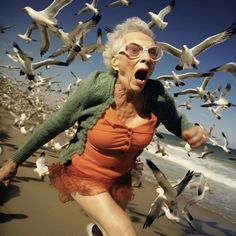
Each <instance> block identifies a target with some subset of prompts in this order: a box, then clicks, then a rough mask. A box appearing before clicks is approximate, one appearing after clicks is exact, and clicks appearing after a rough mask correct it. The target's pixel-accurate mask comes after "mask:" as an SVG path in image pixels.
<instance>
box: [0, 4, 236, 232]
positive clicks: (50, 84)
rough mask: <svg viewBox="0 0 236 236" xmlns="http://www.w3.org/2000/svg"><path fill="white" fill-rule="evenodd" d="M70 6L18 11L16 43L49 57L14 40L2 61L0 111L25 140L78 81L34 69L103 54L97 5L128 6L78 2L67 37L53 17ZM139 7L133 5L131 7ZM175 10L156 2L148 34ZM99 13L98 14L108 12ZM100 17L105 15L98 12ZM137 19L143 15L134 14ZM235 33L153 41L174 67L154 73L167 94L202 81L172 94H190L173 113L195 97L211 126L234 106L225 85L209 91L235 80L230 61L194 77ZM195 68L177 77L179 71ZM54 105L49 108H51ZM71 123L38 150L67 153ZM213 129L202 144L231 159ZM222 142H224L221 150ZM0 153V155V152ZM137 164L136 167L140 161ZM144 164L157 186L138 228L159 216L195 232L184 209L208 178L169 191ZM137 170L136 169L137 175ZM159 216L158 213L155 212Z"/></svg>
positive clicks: (187, 180) (42, 166) (235, 66)
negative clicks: (217, 81)
mask: <svg viewBox="0 0 236 236" xmlns="http://www.w3.org/2000/svg"><path fill="white" fill-rule="evenodd" d="M72 2H73V0H53V1H52V2H51V4H50V5H48V6H47V7H46V8H45V9H43V10H40V11H37V10H35V9H33V8H32V7H30V6H25V7H24V8H23V10H24V11H25V13H26V14H27V15H28V17H29V22H30V23H29V25H28V27H27V28H26V30H25V32H18V34H17V35H16V37H18V39H19V40H21V41H22V44H25V45H28V44H39V48H40V52H39V55H40V56H41V57H47V58H46V59H42V60H40V61H37V62H35V61H34V58H33V56H32V55H30V54H29V53H27V52H26V51H24V50H23V49H22V46H21V45H20V44H19V43H16V42H12V51H11V52H9V51H6V52H5V56H6V57H8V58H9V60H10V61H11V62H12V63H14V64H8V65H7V64H1V65H0V68H2V69H1V72H0V85H1V88H4V89H2V90H1V91H0V95H1V103H0V105H1V106H3V107H4V108H5V109H7V110H8V111H9V112H10V114H11V115H12V117H13V120H14V122H13V124H12V126H13V127H14V128H15V129H17V130H19V132H20V133H21V134H23V135H28V134H31V133H32V132H33V130H34V129H35V128H36V127H37V126H38V125H39V124H40V123H42V122H43V121H44V120H45V119H46V118H47V117H48V116H49V115H50V114H51V113H52V112H54V111H56V110H58V109H60V107H61V106H62V105H63V103H64V102H65V101H66V100H67V98H68V97H69V96H70V95H71V93H72V92H73V89H74V88H75V87H77V86H79V84H80V81H81V78H80V77H79V76H78V75H76V74H75V73H74V72H73V71H71V72H70V73H71V75H72V77H73V79H74V82H72V83H69V84H68V85H67V87H66V88H65V89H63V88H62V87H61V85H60V84H61V83H62V81H61V80H57V77H58V76H59V75H60V69H58V71H59V74H57V75H55V76H44V75H43V74H42V73H37V69H39V68H41V69H42V68H45V70H44V71H47V70H50V68H51V67H52V66H58V67H61V66H63V67H69V66H70V65H71V64H72V63H75V62H76V60H80V61H83V62H85V61H88V60H89V59H90V58H91V57H92V55H93V53H102V52H103V50H104V44H103V29H102V28H101V27H99V23H100V21H101V19H102V10H101V7H100V6H101V5H102V4H103V5H104V6H105V7H106V8H107V9H108V8H115V7H117V8H120V9H123V7H127V9H128V7H130V6H132V4H134V3H133V2H132V1H128V0H117V1H109V2H108V1H107V2H108V3H104V2H103V1H99V0H92V1H91V2H86V3H84V5H83V7H82V8H81V9H76V10H75V12H74V15H75V17H80V16H81V15H86V14H87V16H89V18H88V19H87V20H86V21H80V20H79V21H77V22H72V23H71V28H72V30H71V31H66V29H64V28H63V27H61V26H60V22H59V21H58V19H57V16H58V14H59V13H60V14H63V10H64V8H66V7H67V6H68V5H69V4H71V3H72ZM135 4H138V3H135ZM177 4H180V3H179V2H178V1H176V0H172V1H171V2H168V1H167V3H166V6H165V7H164V8H163V9H159V8H158V2H157V4H156V5H155V4H153V11H149V12H147V15H148V16H149V20H148V21H147V24H148V26H149V28H150V29H155V28H156V29H158V30H160V33H161V32H162V31H164V30H165V29H166V28H168V25H169V24H171V22H167V21H166V20H165V19H166V18H167V17H168V14H171V13H172V12H173V11H174V10H175V6H176V5H177ZM106 8H102V9H106ZM104 11H105V10H104ZM139 17H140V18H142V16H139ZM13 27H16V25H15V24H14V25H6V26H3V25H1V26H0V33H1V34H7V32H8V31H10V30H11V29H12V28H13ZM111 29H112V27H111V28H109V27H106V28H104V30H105V31H106V32H107V33H109V32H111V31H112V30H111ZM92 30H93V31H94V30H96V32H97V34H96V35H97V36H96V38H95V39H93V43H87V42H86V34H87V33H88V32H90V31H92ZM34 31H38V33H39V34H38V35H39V38H33V33H34ZM235 33H236V22H229V25H228V26H226V28H225V29H223V30H222V31H220V29H219V31H218V32H216V34H214V35H209V36H208V37H207V38H205V39H203V40H202V41H200V42H199V43H198V44H197V45H195V46H193V47H189V46H187V45H186V44H183V45H182V46H181V47H180V48H178V47H175V46H174V45H171V44H170V43H168V42H160V41H156V44H157V46H158V47H160V48H161V49H162V50H163V52H164V56H165V54H170V55H171V56H173V57H174V58H175V59H177V61H176V66H175V68H173V70H171V71H170V74H168V75H160V76H158V77H157V78H156V80H159V81H161V82H162V83H163V85H164V86H165V88H166V89H167V90H169V89H171V88H172V87H177V88H178V89H180V88H181V87H182V86H185V85H186V84H185V82H184V81H185V80H190V79H193V80H199V81H201V83H200V85H199V86H196V87H193V88H186V89H183V90H180V91H177V92H175V93H174V94H173V95H174V97H175V98H177V97H179V96H181V95H184V96H188V97H187V99H186V101H185V102H184V103H182V104H177V106H178V107H185V108H186V109H187V110H191V109H192V106H191V102H192V101H193V100H195V99H199V100H200V102H201V103H202V104H201V107H203V108H206V109H208V110H209V114H210V115H212V116H213V117H215V118H216V119H217V120H220V119H222V117H223V116H222V112H223V111H224V110H225V109H229V108H234V107H235V106H236V104H234V103H233V102H232V101H229V100H228V99H227V96H228V94H229V93H230V92H231V84H230V83H228V84H227V85H226V86H225V87H224V88H223V89H222V88H221V86H219V87H218V88H215V89H214V90H212V91H210V90H208V89H207V87H208V84H209V83H210V82H211V81H212V80H214V75H215V74H216V73H229V74H230V75H231V76H232V77H233V78H236V63H235V62H226V63H225V64H222V65H218V66H217V67H214V68H209V69H208V71H204V72H199V71H198V66H199V64H200V59H199V55H200V54H201V53H203V52H204V51H206V50H210V48H212V49H211V50H214V46H215V45H217V44H222V43H223V42H225V41H226V40H230V39H231V37H233V36H234V34H235ZM54 39H57V40H59V42H60V44H61V46H60V47H59V48H58V49H57V50H56V51H54V52H52V53H50V54H49V52H50V48H51V46H52V44H53V43H54ZM61 55H65V56H66V59H65V60H59V59H58V57H60V56H61ZM190 69H192V70H194V71H190V72H186V73H182V74H180V71H182V70H190ZM11 70H14V71H19V76H20V77H21V76H25V79H23V80H19V78H11V76H8V75H7V74H6V71H11ZM45 93H47V94H49V95H48V96H49V97H50V96H52V97H57V100H56V104H53V106H52V104H51V106H50V104H47V103H48V101H45V98H44V96H45ZM52 107H53V108H52ZM76 128H77V124H75V125H74V126H73V127H71V128H70V129H68V130H66V131H65V132H64V133H63V134H60V135H59V137H56V138H55V139H52V140H51V141H50V142H48V143H47V144H45V145H44V148H47V149H50V150H53V151H59V150H61V149H62V148H67V147H68V145H69V141H70V139H71V138H72V137H73V135H74V134H75V132H76ZM213 128H214V126H213V127H211V128H210V129H209V133H208V142H209V143H211V144H212V145H214V146H218V147H220V148H222V150H224V151H225V152H226V153H230V149H229V148H228V145H229V142H228V140H227V137H226V135H225V132H224V131H223V130H222V132H221V135H222V137H221V139H220V138H217V137H215V136H214V135H213ZM161 138H163V137H161V134H160V133H158V131H156V133H155V135H154V139H153V140H154V141H155V143H156V148H157V151H156V152H155V153H156V154H158V153H161V155H162V157H164V156H166V155H168V153H167V152H166V151H165V148H164V146H163V145H162V144H161V142H160V140H159V139H161ZM222 142H223V144H221V143H222ZM3 148H4V143H3V142H1V149H0V151H1V153H2V151H3ZM184 148H185V149H186V153H187V156H188V157H190V156H191V155H190V154H191V147H190V146H188V145H187V143H185V144H184ZM1 153H0V154H1ZM212 153H213V151H211V150H207V149H204V151H203V152H202V153H201V155H200V156H199V157H198V158H199V159H205V158H206V156H207V155H210V154H212ZM44 158H45V153H44V152H42V153H41V154H40V156H39V157H38V160H37V161H36V168H35V170H34V171H35V172H37V173H38V174H39V176H40V178H42V179H43V178H44V176H45V175H47V174H48V169H47V166H46V161H45V159H44ZM140 165H141V166H142V163H141V162H140ZM147 165H148V166H149V167H150V168H151V170H152V171H153V174H154V176H155V178H156V180H157V183H158V188H157V194H158V196H157V198H156V199H155V200H154V202H153V203H152V204H151V207H150V211H149V213H148V215H147V218H146V221H145V223H144V228H147V227H149V226H150V225H151V224H152V222H153V221H154V220H155V219H156V218H159V217H161V216H163V215H165V216H166V217H167V218H168V219H169V220H171V221H172V222H173V221H174V222H180V218H181V217H182V218H184V219H185V220H186V221H187V222H188V224H189V225H190V226H191V228H192V229H194V230H196V229H195V227H194V225H193V223H192V220H193V216H192V215H191V213H190V210H189V208H190V207H191V206H192V205H194V204H196V203H197V202H198V201H200V200H201V199H203V197H204V194H205V192H206V191H207V190H209V188H208V185H207V182H206V179H205V177H204V175H203V174H202V173H195V172H193V171H191V170H189V171H188V173H187V174H186V176H185V177H184V178H183V180H182V181H180V182H179V183H178V184H177V185H175V186H172V185H171V184H170V183H169V181H168V179H167V178H166V176H165V175H164V174H163V173H162V172H161V171H160V170H159V168H158V167H157V166H156V165H155V164H154V163H152V162H151V161H150V160H147ZM138 172H139V171H138ZM193 178H194V179H200V180H199V182H198V183H197V184H196V183H195V186H196V188H198V193H197V196H196V197H195V198H193V199H191V200H190V201H189V202H187V203H186V205H185V206H184V207H183V209H182V210H179V207H178V197H179V195H180V194H181V193H182V191H183V190H184V188H185V187H186V186H187V185H192V186H193V185H194V184H193V183H192V179H193ZM136 179H137V186H139V187H140V180H139V175H137V178H136ZM161 211H162V212H163V213H161Z"/></svg>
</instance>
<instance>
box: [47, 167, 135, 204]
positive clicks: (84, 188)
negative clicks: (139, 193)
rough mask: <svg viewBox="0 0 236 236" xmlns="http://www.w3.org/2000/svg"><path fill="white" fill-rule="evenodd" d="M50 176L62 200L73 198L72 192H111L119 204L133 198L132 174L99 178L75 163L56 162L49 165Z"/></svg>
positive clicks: (93, 193)
mask: <svg viewBox="0 0 236 236" xmlns="http://www.w3.org/2000/svg"><path fill="white" fill-rule="evenodd" d="M49 178H50V182H51V184H52V185H53V186H54V187H55V188H56V189H57V190H58V191H59V193H58V194H59V199H60V201H61V202H67V201H71V200H73V198H72V196H71V194H75V193H79V194H81V195H84V196H92V195H97V194H99V193H102V192H109V193H110V194H111V196H112V197H113V199H114V200H115V201H116V202H117V203H118V204H119V203H124V202H128V201H130V200H132V198H133V191H132V186H131V175H130V174H127V175H125V176H122V177H120V178H116V179H112V180H106V179H98V178H96V177H93V176H88V175H86V174H85V173H83V172H80V171H79V170H78V169H76V168H75V167H74V166H73V165H64V164H60V163H56V164H52V165H51V166H50V167H49Z"/></svg>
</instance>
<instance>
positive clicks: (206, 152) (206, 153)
mask: <svg viewBox="0 0 236 236" xmlns="http://www.w3.org/2000/svg"><path fill="white" fill-rule="evenodd" d="M212 153H214V152H213V151H208V150H206V149H205V150H204V151H203V152H202V153H201V155H200V156H197V158H199V159H205V158H206V156H208V155H209V154H212Z"/></svg>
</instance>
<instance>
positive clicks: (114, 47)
mask: <svg viewBox="0 0 236 236" xmlns="http://www.w3.org/2000/svg"><path fill="white" fill-rule="evenodd" d="M131 32H141V33H144V34H146V35H148V36H149V37H151V38H153V40H154V34H153V32H152V31H151V30H150V28H149V27H148V24H147V23H146V22H144V21H143V20H141V19H140V18H139V17H131V18H128V19H127V20H125V21H124V22H123V23H121V24H118V25H116V27H115V28H114V29H113V30H112V31H111V32H110V33H108V34H107V43H106V44H105V50H104V52H103V60H104V64H105V66H106V67H107V69H108V71H110V72H112V73H115V71H114V70H113V68H112V66H111V60H112V57H113V56H114V55H115V54H116V53H117V52H118V50H119V49H120V48H121V47H122V38H123V36H124V35H125V34H127V33H131Z"/></svg>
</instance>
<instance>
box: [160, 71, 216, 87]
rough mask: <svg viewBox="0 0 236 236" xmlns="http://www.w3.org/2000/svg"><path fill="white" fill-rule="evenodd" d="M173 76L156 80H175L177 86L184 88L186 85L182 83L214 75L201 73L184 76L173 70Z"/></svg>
mask: <svg viewBox="0 0 236 236" xmlns="http://www.w3.org/2000/svg"><path fill="white" fill-rule="evenodd" d="M171 73H172V75H161V76H159V77H157V78H156V80H159V81H161V80H164V81H165V80H173V82H174V84H175V85H176V86H184V85H185V83H184V82H183V81H182V80H184V79H187V78H200V77H206V76H210V75H212V73H199V72H188V73H184V74H179V75H178V74H176V73H175V72H174V71H173V70H172V71H171Z"/></svg>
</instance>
